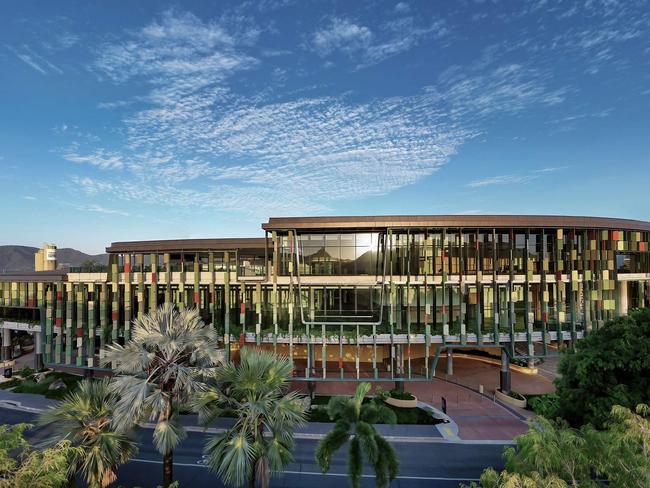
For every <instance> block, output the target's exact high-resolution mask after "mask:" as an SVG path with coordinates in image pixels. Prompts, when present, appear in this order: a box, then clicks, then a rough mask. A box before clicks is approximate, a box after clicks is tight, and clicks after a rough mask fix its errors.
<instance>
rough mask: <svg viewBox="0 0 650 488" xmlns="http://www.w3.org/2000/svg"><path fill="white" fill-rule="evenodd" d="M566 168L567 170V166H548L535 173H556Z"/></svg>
mask: <svg viewBox="0 0 650 488" xmlns="http://www.w3.org/2000/svg"><path fill="white" fill-rule="evenodd" d="M566 168H568V166H548V167H546V168H540V169H536V170H535V173H555V172H556V171H562V170H563V169H566Z"/></svg>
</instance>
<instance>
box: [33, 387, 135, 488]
mask: <svg viewBox="0 0 650 488" xmlns="http://www.w3.org/2000/svg"><path fill="white" fill-rule="evenodd" d="M114 403H115V395H114V393H113V392H112V391H111V389H110V386H109V379H108V378H104V379H101V380H95V381H93V380H90V379H85V380H83V381H81V382H80V383H79V386H78V387H77V389H76V390H75V391H73V392H70V393H68V394H67V395H66V396H65V397H64V398H63V401H62V402H61V403H59V404H57V405H56V406H53V407H50V408H49V409H47V410H45V411H44V412H43V413H42V414H41V415H40V418H39V423H40V424H41V425H51V426H52V427H54V432H53V433H52V434H51V435H50V436H49V437H48V439H47V441H46V443H45V444H44V445H50V446H51V445H55V444H57V443H59V442H61V441H64V440H67V441H69V442H70V443H71V444H72V445H73V446H76V447H79V448H80V449H79V450H78V451H77V452H78V456H76V457H74V458H72V459H71V460H70V464H71V468H72V469H73V470H74V471H75V472H80V473H81V474H82V475H83V477H84V479H85V480H86V483H87V484H88V486H89V487H90V488H104V487H106V486H108V485H110V484H111V483H112V482H114V481H115V480H116V479H117V476H116V470H117V467H118V466H119V465H120V464H124V463H126V462H127V461H128V460H129V459H130V458H131V457H132V456H133V455H134V454H135V453H136V451H137V443H136V442H135V441H134V440H133V439H132V438H131V437H130V436H129V435H128V433H125V432H118V431H117V430H116V429H115V423H114V422H113V405H114Z"/></svg>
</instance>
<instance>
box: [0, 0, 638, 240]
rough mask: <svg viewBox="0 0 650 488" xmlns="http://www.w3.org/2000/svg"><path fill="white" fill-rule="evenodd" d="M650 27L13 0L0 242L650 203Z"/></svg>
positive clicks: (488, 14)
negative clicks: (330, 218)
mask: <svg viewBox="0 0 650 488" xmlns="http://www.w3.org/2000/svg"><path fill="white" fill-rule="evenodd" d="M649 32H650V6H649V5H648V2H645V1H635V0H603V1H596V0H589V1H581V2H553V1H551V0H549V1H544V0H542V1H534V2H505V1H504V2H498V1H454V2H448V1H424V2H416V1H405V2H397V1H390V2H388V1H387V2H361V1H359V2H357V1H355V2H348V1H344V2H308V1H280V0H278V1H274V0H265V1H259V2H253V1H250V2H244V3H241V2H232V3H228V2H204V1H201V2H190V1H187V2H174V3H165V2H132V1H130V2H126V1H121V2H120V1H112V2H92V1H85V0H84V1H78V2H75V1H67V2H51V1H41V2H26V1H12V0H5V1H3V2H2V3H1V4H0V167H1V168H2V171H1V172H0V188H1V189H2V191H1V192H0V208H1V209H2V210H1V215H2V232H1V233H0V243H2V244H25V245H40V244H41V243H42V242H44V241H48V242H54V243H56V244H57V245H58V246H60V247H67V246H71V247H75V248H77V249H81V250H84V251H87V252H100V251H102V250H103V248H104V247H105V246H106V245H108V244H109V243H110V242H111V241H118V240H135V239H158V238H180V237H227V236H237V235H240V236H257V235H261V229H260V224H261V223H262V222H263V221H265V220H266V219H267V218H268V217H269V216H281V215H327V214H330V215H346V214H453V213H549V214H574V215H602V216H619V217H627V218H638V219H646V220H650V205H649V200H648V188H649V183H650V142H649V141H650V111H649V109H650V34H649Z"/></svg>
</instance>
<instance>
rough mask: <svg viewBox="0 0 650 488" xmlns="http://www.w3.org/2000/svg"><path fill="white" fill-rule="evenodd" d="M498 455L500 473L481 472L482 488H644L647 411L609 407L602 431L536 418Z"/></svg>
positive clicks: (649, 437)
mask: <svg viewBox="0 0 650 488" xmlns="http://www.w3.org/2000/svg"><path fill="white" fill-rule="evenodd" d="M529 425H530V428H529V430H528V432H527V433H526V434H524V435H521V436H519V437H517V438H516V442H517V445H516V447H515V448H508V449H506V450H505V451H504V457H505V459H506V466H505V470H504V471H502V472H501V473H497V472H496V471H494V470H493V469H492V468H489V469H487V470H485V471H484V472H483V475H482V476H481V479H480V484H478V485H477V484H475V483H473V484H472V485H471V486H473V487H479V486H480V487H482V488H515V487H521V488H560V487H573V488H575V487H581V488H582V487H604V486H610V487H612V488H646V487H648V486H650V408H649V407H648V406H647V405H638V406H637V409H636V413H635V412H632V411H630V410H629V409H627V408H625V407H621V406H614V407H613V408H612V411H611V412H610V418H609V420H608V421H607V422H606V429H605V430H596V429H594V428H593V427H591V426H586V427H583V428H582V429H581V430H576V429H572V428H571V427H569V426H568V425H567V424H566V422H564V421H562V420H558V421H556V422H551V421H549V420H546V419H544V418H543V417H539V418H538V419H537V420H536V421H531V422H530V424H529Z"/></svg>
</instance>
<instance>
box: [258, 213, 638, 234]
mask: <svg viewBox="0 0 650 488" xmlns="http://www.w3.org/2000/svg"><path fill="white" fill-rule="evenodd" d="M389 227H390V228H395V229H404V228H422V229H424V228H435V227H447V228H449V227H452V228H531V229H532V228H564V229H613V230H635V231H650V222H645V221H641V220H631V219H617V218H608V217H578V216H564V215H380V216H368V217H353V216H346V217H271V218H270V219H269V221H268V222H267V223H265V224H262V228H263V229H264V230H268V231H272V230H290V229H296V230H321V229H331V230H336V229H342V230H343V229H360V230H361V229H364V230H372V229H386V228H389Z"/></svg>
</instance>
